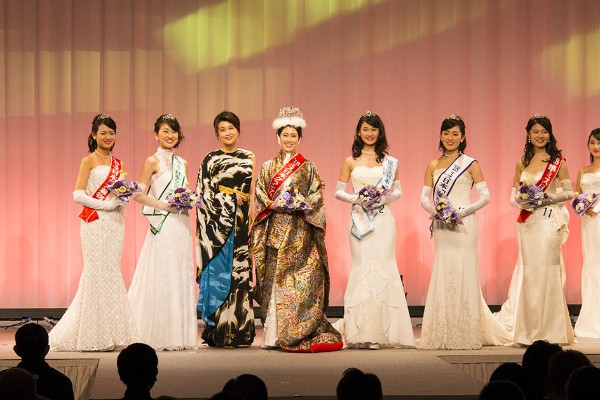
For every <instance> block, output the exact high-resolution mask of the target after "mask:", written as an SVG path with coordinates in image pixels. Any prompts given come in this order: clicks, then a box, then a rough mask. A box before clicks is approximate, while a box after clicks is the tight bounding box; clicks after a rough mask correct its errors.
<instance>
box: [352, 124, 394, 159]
mask: <svg viewBox="0 0 600 400" xmlns="http://www.w3.org/2000/svg"><path fill="white" fill-rule="evenodd" d="M363 123H367V124H369V125H371V126H372V127H373V128H377V129H379V136H377V141H376V142H375V153H376V154H377V162H381V161H383V158H384V157H385V156H386V155H387V154H388V149H389V148H390V146H389V145H388V142H387V137H386V136H385V125H383V121H382V120H381V118H380V117H379V115H377V114H373V113H366V114H364V115H362V116H361V117H360V118H359V120H358V123H357V124H356V134H355V135H354V142H353V143H352V158H354V159H357V158H358V157H360V154H361V152H362V149H363V147H364V146H365V143H364V142H363V140H362V139H361V137H360V129H361V128H362V124H363Z"/></svg>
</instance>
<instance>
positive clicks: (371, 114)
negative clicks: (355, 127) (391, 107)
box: [363, 111, 377, 117]
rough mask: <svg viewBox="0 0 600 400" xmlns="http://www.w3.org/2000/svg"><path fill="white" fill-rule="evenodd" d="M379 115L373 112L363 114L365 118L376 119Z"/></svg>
mask: <svg viewBox="0 0 600 400" xmlns="http://www.w3.org/2000/svg"><path fill="white" fill-rule="evenodd" d="M376 116H377V114H375V113H374V112H372V111H367V112H366V113H364V114H363V117H376Z"/></svg>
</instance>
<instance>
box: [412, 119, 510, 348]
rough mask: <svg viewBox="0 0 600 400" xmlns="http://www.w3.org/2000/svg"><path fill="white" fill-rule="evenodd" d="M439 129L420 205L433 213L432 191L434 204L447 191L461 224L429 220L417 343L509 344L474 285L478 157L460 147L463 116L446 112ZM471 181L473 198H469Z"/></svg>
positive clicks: (485, 197) (483, 197) (482, 191)
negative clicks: (429, 264) (427, 270)
mask: <svg viewBox="0 0 600 400" xmlns="http://www.w3.org/2000/svg"><path fill="white" fill-rule="evenodd" d="M440 131H441V134H440V144H439V149H440V150H441V151H443V154H442V156H441V157H440V158H437V159H435V160H433V161H432V162H431V163H429V165H428V166H427V169H426V171H425V182H424V186H423V192H422V194H421V205H422V206H423V208H424V209H425V210H426V211H428V212H429V213H431V214H433V213H434V205H432V204H431V194H432V192H433V199H434V204H436V203H437V202H438V200H439V199H440V198H442V197H447V198H448V199H449V200H450V203H451V204H452V206H453V207H454V208H455V209H456V210H457V212H458V214H459V216H460V217H461V218H462V222H463V224H462V225H460V224H458V225H457V224H452V223H446V222H442V221H440V220H435V221H434V222H433V224H432V232H433V238H434V240H435V259H434V265H433V271H432V273H431V281H430V283H429V290H428V292H427V299H426V302H425V311H424V314H423V325H422V329H421V339H420V340H419V343H418V345H417V347H419V348H423V349H465V350H467V349H479V348H481V347H482V346H484V345H506V344H510V343H511V342H512V341H511V336H510V334H509V332H508V331H507V330H506V329H504V327H502V326H501V325H500V323H499V322H498V321H497V320H496V319H495V318H494V316H493V315H492V313H491V311H490V309H489V308H488V307H487V305H486V303H485V300H484V299H483V295H482V293H481V287H480V285H479V271H478V250H477V236H478V232H477V218H476V217H475V211H477V210H479V209H480V208H482V207H483V206H485V205H486V204H487V203H488V202H489V199H490V194H489V191H488V188H487V184H486V183H485V180H484V178H483V173H482V171H481V168H480V166H479V163H477V161H475V160H474V159H472V158H471V157H468V156H466V155H464V154H463V153H462V152H463V151H464V149H465V148H466V147H467V142H466V137H465V124H464V122H463V120H462V119H461V118H460V117H458V116H456V115H451V116H450V117H449V118H446V119H445V120H444V121H443V122H442V126H441V129H440ZM473 184H475V187H476V188H477V191H478V193H479V199H478V200H477V201H476V202H474V203H471V189H472V187H473Z"/></svg>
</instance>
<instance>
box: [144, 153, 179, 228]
mask: <svg viewBox="0 0 600 400" xmlns="http://www.w3.org/2000/svg"><path fill="white" fill-rule="evenodd" d="M171 165H172V167H171V180H169V182H168V183H167V184H166V185H165V187H164V188H162V190H161V191H160V194H159V195H158V197H157V200H162V199H168V198H169V196H170V195H171V194H172V193H173V191H174V190H175V189H177V188H179V187H183V186H185V185H186V183H187V177H186V175H185V164H184V163H183V158H181V157H178V156H176V155H175V154H173V155H171ZM151 187H152V185H150V187H148V191H147V193H146V194H147V195H148V194H150V189H151ZM159 190H160V188H159ZM142 214H143V215H144V216H145V217H146V218H148V221H150V232H152V233H153V234H155V235H156V234H157V233H158V232H160V230H161V229H162V227H163V224H164V223H165V220H166V219H167V217H168V216H169V214H170V213H169V212H168V211H163V210H157V209H155V208H152V207H149V206H142Z"/></svg>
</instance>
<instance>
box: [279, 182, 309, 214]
mask: <svg viewBox="0 0 600 400" xmlns="http://www.w3.org/2000/svg"><path fill="white" fill-rule="evenodd" d="M274 203H275V205H276V206H277V207H278V208H280V209H282V210H283V211H285V212H294V211H305V210H312V207H311V206H310V204H308V203H307V202H306V199H305V198H304V196H302V194H301V193H299V192H298V191H296V189H294V188H290V187H287V188H285V190H283V191H282V192H281V194H280V195H279V196H277V198H276V199H275V201H274Z"/></svg>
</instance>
